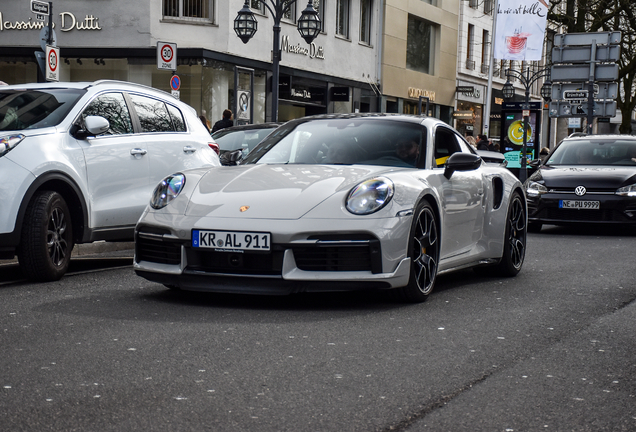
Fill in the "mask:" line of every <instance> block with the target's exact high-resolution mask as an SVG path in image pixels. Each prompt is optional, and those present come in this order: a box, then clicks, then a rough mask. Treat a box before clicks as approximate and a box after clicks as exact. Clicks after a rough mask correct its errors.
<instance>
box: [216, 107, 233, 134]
mask: <svg viewBox="0 0 636 432" xmlns="http://www.w3.org/2000/svg"><path fill="white" fill-rule="evenodd" d="M230 126H234V120H232V111H230V110H229V109H226V110H225V111H223V118H222V119H221V120H219V121H218V122H216V123H214V126H213V127H212V133H214V132H216V131H218V130H220V129H225V128H226V127H230Z"/></svg>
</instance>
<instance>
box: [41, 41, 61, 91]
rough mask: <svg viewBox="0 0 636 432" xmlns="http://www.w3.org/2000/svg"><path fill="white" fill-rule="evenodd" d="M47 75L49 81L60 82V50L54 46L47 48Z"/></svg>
mask: <svg viewBox="0 0 636 432" xmlns="http://www.w3.org/2000/svg"><path fill="white" fill-rule="evenodd" d="M45 64H46V75H45V78H46V80H47V81H55V82H57V81H59V80H60V68H59V65H60V49H59V48H56V47H52V46H48V45H47V47H46V57H45Z"/></svg>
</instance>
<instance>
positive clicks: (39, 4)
mask: <svg viewBox="0 0 636 432" xmlns="http://www.w3.org/2000/svg"><path fill="white" fill-rule="evenodd" d="M31 12H33V13H34V14H40V15H48V14H49V3H48V2H43V1H39V0H31Z"/></svg>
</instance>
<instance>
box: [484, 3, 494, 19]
mask: <svg viewBox="0 0 636 432" xmlns="http://www.w3.org/2000/svg"><path fill="white" fill-rule="evenodd" d="M492 10H493V1H492V0H484V13H485V14H486V15H492Z"/></svg>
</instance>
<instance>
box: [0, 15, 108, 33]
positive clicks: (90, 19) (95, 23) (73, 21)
mask: <svg viewBox="0 0 636 432" xmlns="http://www.w3.org/2000/svg"><path fill="white" fill-rule="evenodd" d="M59 17H60V24H61V25H60V27H59V28H57V23H55V22H54V23H53V28H54V29H57V30H60V31H63V32H69V31H72V30H101V29H102V28H101V27H100V26H99V18H98V17H96V16H94V15H92V14H91V15H85V16H84V17H83V18H82V17H81V16H79V17H78V16H76V15H75V14H73V13H72V12H60V13H59ZM45 26H46V24H45V23H44V21H34V20H33V18H32V17H29V18H27V19H24V18H22V19H11V18H9V17H8V16H5V15H4V14H3V13H2V12H0V32H5V31H12V30H41V29H42V27H45Z"/></svg>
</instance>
